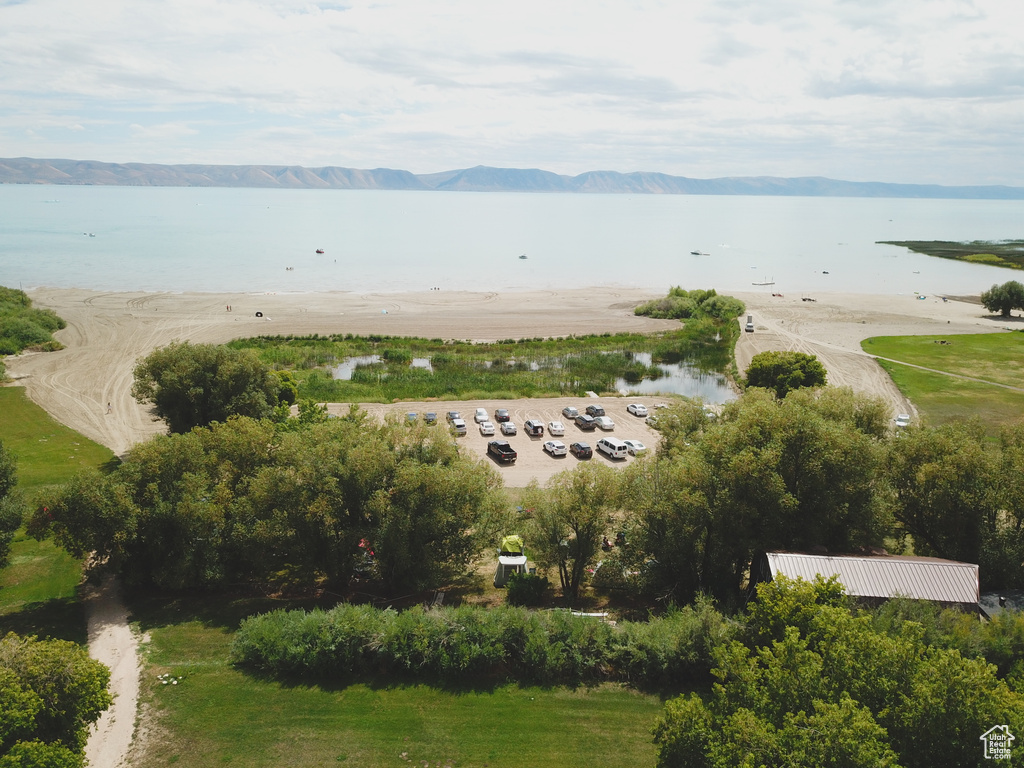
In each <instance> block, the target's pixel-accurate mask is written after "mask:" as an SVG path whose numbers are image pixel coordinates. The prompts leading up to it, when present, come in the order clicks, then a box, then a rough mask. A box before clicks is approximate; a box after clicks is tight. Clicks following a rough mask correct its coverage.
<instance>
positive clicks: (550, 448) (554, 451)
mask: <svg viewBox="0 0 1024 768" xmlns="http://www.w3.org/2000/svg"><path fill="white" fill-rule="evenodd" d="M544 450H545V451H547V452H548V453H550V454H551V455H552V456H565V454H566V453H568V452H569V449H568V448H566V447H565V443H563V442H561V441H560V440H548V441H547V442H546V443H544Z"/></svg>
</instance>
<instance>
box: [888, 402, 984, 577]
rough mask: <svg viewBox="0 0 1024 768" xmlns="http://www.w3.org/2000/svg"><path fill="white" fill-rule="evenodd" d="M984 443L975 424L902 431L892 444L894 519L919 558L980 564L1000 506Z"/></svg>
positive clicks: (890, 466) (890, 475) (890, 470)
mask: <svg viewBox="0 0 1024 768" xmlns="http://www.w3.org/2000/svg"><path fill="white" fill-rule="evenodd" d="M984 443H985V434H984V431H983V429H982V428H981V425H980V424H978V423H976V422H975V423H968V424H964V423H957V424H946V425H943V426H940V427H936V428H924V429H912V430H904V432H903V433H902V434H901V435H900V437H899V439H897V440H893V441H891V442H890V444H889V450H888V452H887V457H886V462H885V474H886V477H887V480H888V483H889V485H890V487H891V489H892V493H893V502H894V503H893V514H894V516H895V518H896V520H897V522H899V524H900V525H901V526H902V527H903V529H904V530H905V531H906V532H907V533H909V534H910V535H911V536H912V537H913V540H914V550H915V552H917V553H918V554H920V555H932V556H936V557H945V558H949V559H952V560H963V561H966V562H970V563H977V562H978V559H979V557H980V555H981V550H982V540H983V538H984V537H985V532H986V531H987V530H991V529H992V526H993V525H994V522H995V519H996V516H997V510H998V507H999V498H998V497H999V494H998V493H997V489H998V487H999V482H998V475H997V471H996V463H995V459H994V457H993V456H992V455H991V454H990V453H989V452H988V451H986V450H985V445H984Z"/></svg>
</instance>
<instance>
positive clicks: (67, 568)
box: [0, 387, 114, 642]
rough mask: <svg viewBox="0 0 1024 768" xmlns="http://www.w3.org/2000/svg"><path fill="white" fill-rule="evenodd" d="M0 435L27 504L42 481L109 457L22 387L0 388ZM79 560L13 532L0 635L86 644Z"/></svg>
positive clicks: (1, 594)
mask: <svg viewBox="0 0 1024 768" xmlns="http://www.w3.org/2000/svg"><path fill="white" fill-rule="evenodd" d="M0 440H2V441H3V443H4V446H5V447H6V448H7V450H8V451H10V452H11V453H12V454H13V455H14V456H15V458H16V459H17V462H18V487H19V489H20V490H21V491H22V492H24V493H25V495H26V497H27V498H28V501H29V503H30V504H31V503H33V501H34V499H35V497H36V496H37V495H38V494H39V493H40V492H43V491H45V489H46V488H47V487H48V486H51V485H55V484H58V483H62V482H64V481H66V480H68V479H69V478H71V476H72V475H74V474H75V473H76V472H78V471H80V470H82V469H86V468H89V467H101V466H103V465H105V464H107V463H108V462H110V461H112V460H113V459H114V455H113V454H112V453H111V452H110V450H109V449H107V448H104V447H103V446H102V445H98V444H97V443H94V442H92V441H91V440H89V439H88V438H85V437H83V436H82V435H80V434H78V433H77V432H75V431H74V430H71V429H69V428H68V427H65V426H64V425H63V424H59V423H57V422H56V421H54V420H53V419H52V418H50V416H49V414H47V413H46V411H44V410H43V409H42V408H40V407H39V406H37V405H36V404H35V403H33V402H32V401H30V400H29V399H28V398H27V397H26V396H25V390H24V389H22V388H21V387H0ZM81 577H82V565H81V563H80V562H79V561H78V560H76V559H75V558H73V557H71V556H69V555H68V554H67V553H66V552H64V551H63V550H62V549H59V548H57V547H56V546H54V545H53V544H52V543H51V542H48V541H42V542H40V541H36V540H35V539H31V538H29V537H28V536H26V535H25V533H24V530H22V531H19V532H18V534H17V535H16V536H15V539H14V542H13V543H12V546H11V558H10V563H9V564H8V566H7V567H6V568H3V569H0V634H3V633H6V632H7V631H13V632H18V633H21V634H38V635H39V636H41V637H59V638H62V639H67V640H74V641H76V642H85V622H84V615H83V613H82V608H81V605H80V604H79V603H78V599H77V587H78V583H79V581H81Z"/></svg>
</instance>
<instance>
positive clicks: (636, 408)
mask: <svg viewBox="0 0 1024 768" xmlns="http://www.w3.org/2000/svg"><path fill="white" fill-rule="evenodd" d="M626 410H627V411H629V412H630V413H632V414H633V415H634V416H646V415H647V406H646V405H644V404H643V403H630V404H629V405H627V406H626Z"/></svg>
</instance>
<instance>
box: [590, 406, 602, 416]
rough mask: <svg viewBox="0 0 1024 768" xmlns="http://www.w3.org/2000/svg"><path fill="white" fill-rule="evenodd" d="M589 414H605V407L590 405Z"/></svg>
mask: <svg viewBox="0 0 1024 768" xmlns="http://www.w3.org/2000/svg"><path fill="white" fill-rule="evenodd" d="M587 415H588V416H593V417H594V418H597V417H598V416H604V408H602V407H601V406H600V405H588V406H587Z"/></svg>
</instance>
